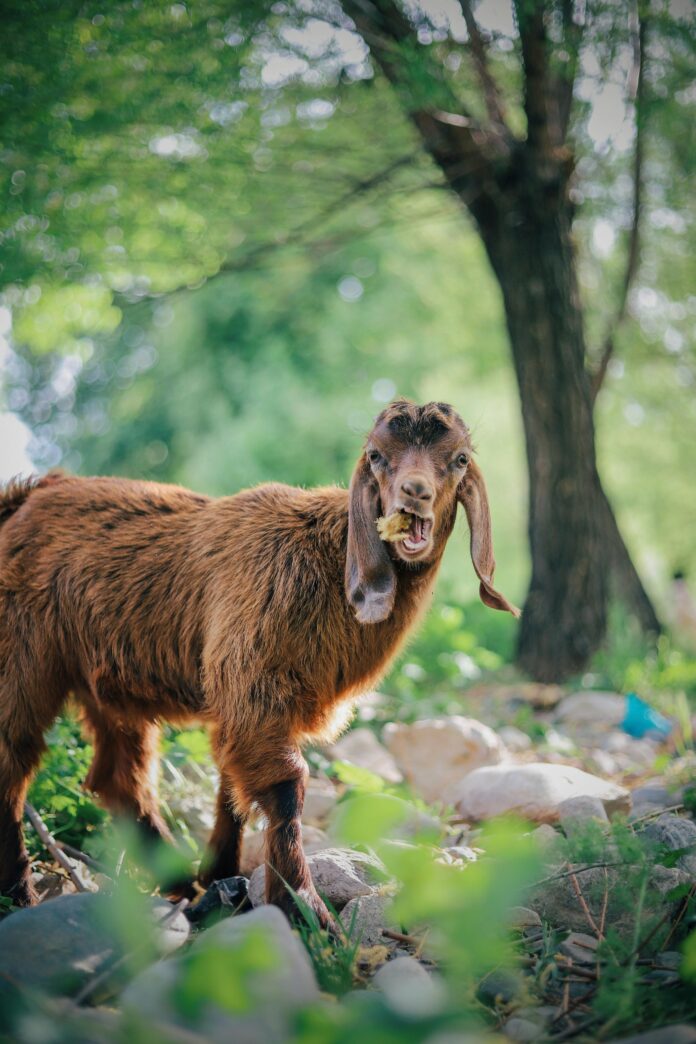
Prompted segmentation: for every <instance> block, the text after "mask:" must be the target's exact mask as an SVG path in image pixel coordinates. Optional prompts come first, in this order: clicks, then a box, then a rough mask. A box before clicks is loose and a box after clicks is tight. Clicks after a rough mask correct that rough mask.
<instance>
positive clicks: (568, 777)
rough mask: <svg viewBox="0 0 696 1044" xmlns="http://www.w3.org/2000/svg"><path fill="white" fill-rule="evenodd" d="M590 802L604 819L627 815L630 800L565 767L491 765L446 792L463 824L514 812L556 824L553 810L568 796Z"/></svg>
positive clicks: (556, 814) (610, 786)
mask: <svg viewBox="0 0 696 1044" xmlns="http://www.w3.org/2000/svg"><path fill="white" fill-rule="evenodd" d="M585 796H589V797H596V798H598V799H599V800H600V801H601V802H602V804H603V806H604V809H605V811H606V812H607V814H608V815H612V814H614V813H616V812H628V811H629V810H630V807H631V795H630V791H628V790H627V789H626V788H625V787H619V786H617V785H616V784H615V783H609V782H607V781H605V780H603V779H600V778H599V777H598V776H591V775H590V774H589V773H588V772H583V771H582V770H581V769H576V768H573V767H572V766H571V765H548V764H543V763H539V762H535V763H532V764H528V765H494V766H490V767H486V768H479V769H475V770H474V771H473V772H470V773H469V775H467V776H465V777H464V779H463V780H462V781H461V782H460V784H459V785H458V787H456V788H454V789H453V791H452V793H451V800H452V801H453V803H454V804H455V807H456V809H457V811H458V813H459V815H461V817H462V818H463V819H466V820H482V819H491V818H493V817H494V816H500V815H504V814H505V813H507V812H515V813H516V814H518V815H520V816H523V817H524V818H525V819H531V820H536V821H537V822H546V823H551V822H556V821H557V820H558V819H559V805H560V804H561V802H562V801H565V800H566V799H567V798H570V797H585Z"/></svg>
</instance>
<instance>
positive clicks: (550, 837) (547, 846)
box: [531, 823, 561, 856]
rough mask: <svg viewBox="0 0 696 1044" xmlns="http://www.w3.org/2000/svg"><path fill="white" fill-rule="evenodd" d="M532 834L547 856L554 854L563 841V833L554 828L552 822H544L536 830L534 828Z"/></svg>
mask: <svg viewBox="0 0 696 1044" xmlns="http://www.w3.org/2000/svg"><path fill="white" fill-rule="evenodd" d="M531 836H532V837H533V838H534V841H535V842H536V844H537V845H538V846H539V848H540V849H541V850H542V852H543V853H544V855H547V856H551V855H553V854H554V852H555V850H556V849H557V848H558V846H559V844H560V841H561V835H560V834H559V833H558V831H557V830H554V829H553V827H552V826H551V824H550V823H542V824H541V826H538V827H537V828H536V830H532V833H531Z"/></svg>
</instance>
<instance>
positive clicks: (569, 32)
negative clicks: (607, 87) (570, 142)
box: [554, 0, 584, 145]
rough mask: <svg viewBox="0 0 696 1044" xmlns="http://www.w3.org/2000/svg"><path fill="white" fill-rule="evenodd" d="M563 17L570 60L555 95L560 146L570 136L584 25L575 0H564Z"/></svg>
mask: <svg viewBox="0 0 696 1044" xmlns="http://www.w3.org/2000/svg"><path fill="white" fill-rule="evenodd" d="M561 15H562V19H563V40H564V44H565V49H566V51H567V53H568V60H567V64H566V67H565V69H564V70H563V73H559V74H557V76H556V85H555V90H554V94H555V97H556V108H557V110H558V117H557V118H558V129H557V136H558V144H559V145H562V144H563V142H564V141H565V140H566V137H567V134H568V124H569V123H570V112H571V108H572V104H573V90H574V87H575V76H576V74H577V70H578V60H579V55H580V43H581V40H582V34H583V30H584V23H583V22H581V21H579V20H576V17H575V3H574V0H562V4H561Z"/></svg>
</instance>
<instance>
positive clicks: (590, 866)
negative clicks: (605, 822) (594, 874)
mask: <svg viewBox="0 0 696 1044" xmlns="http://www.w3.org/2000/svg"><path fill="white" fill-rule="evenodd" d="M602 866H604V867H606V866H631V863H629V862H627V861H626V860H625V859H622V860H620V861H618V862H616V863H585V864H583V865H582V866H576V867H575V868H574V869H572V870H561V871H560V873H558V874H551V876H550V877H544V878H542V880H541V881H535V882H534V884H533V886H532V887H533V888H539V887H540V886H541V885H545V884H550V883H551V882H552V881H560V880H561V878H563V877H571V876H572V875H573V874H584V873H585V871H586V870H596V869H597V868H598V867H602Z"/></svg>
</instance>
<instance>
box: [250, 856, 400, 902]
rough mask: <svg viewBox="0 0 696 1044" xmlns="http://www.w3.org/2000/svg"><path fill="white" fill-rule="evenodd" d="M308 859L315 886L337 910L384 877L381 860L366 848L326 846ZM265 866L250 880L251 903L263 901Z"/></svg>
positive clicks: (368, 890) (371, 887)
mask: <svg viewBox="0 0 696 1044" xmlns="http://www.w3.org/2000/svg"><path fill="white" fill-rule="evenodd" d="M307 863H308V865H309V869H310V873H311V875H312V880H313V882H314V887H315V888H316V890H317V891H318V892H319V894H320V895H322V896H323V897H324V898H325V899H327V900H328V901H329V902H330V903H331V905H332V906H333V907H335V908H336V909H337V910H340V909H342V908H343V907H344V906H345V905H346V903H348V902H350V900H351V899H355V898H356V897H357V896H359V895H370V894H371V893H372V892H374V891H375V884H376V882H377V881H378V879H380V878H381V879H382V880H384V878H385V876H386V872H385V869H384V866H383V864H382V863H381V862H380V861H379V860H378V859H377V858H376V857H375V856H371V855H367V853H365V852H354V851H352V850H351V849H348V848H327V849H325V850H324V851H323V852H315V854H314V855H311V856H310V857H309V858H308V860H307ZM265 886H266V867H265V866H259V867H257V868H256V870H254V872H253V874H252V875H251V879H250V881H249V899H250V900H251V903H252V906H254V907H256V906H261V905H263V904H264V903H265V901H266V900H265V895H264V893H265Z"/></svg>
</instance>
